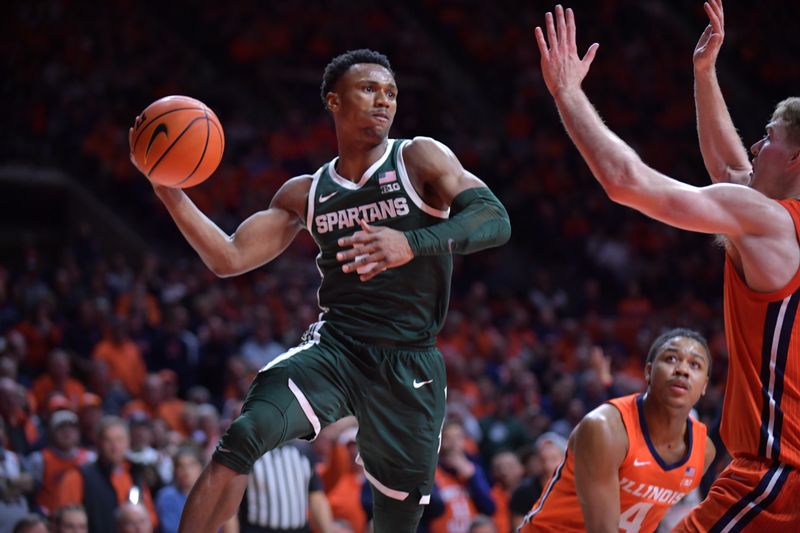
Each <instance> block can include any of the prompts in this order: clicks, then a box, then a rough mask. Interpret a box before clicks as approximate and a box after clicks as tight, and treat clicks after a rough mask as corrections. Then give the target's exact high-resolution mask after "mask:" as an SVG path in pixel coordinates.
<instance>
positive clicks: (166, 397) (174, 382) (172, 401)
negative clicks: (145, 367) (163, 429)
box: [158, 368, 187, 437]
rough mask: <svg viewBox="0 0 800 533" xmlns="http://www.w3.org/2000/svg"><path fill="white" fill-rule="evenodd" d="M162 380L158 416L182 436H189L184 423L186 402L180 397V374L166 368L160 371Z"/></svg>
mask: <svg viewBox="0 0 800 533" xmlns="http://www.w3.org/2000/svg"><path fill="white" fill-rule="evenodd" d="M158 375H159V376H160V377H161V382H162V389H161V390H162V399H161V404H160V405H159V408H158V418H160V419H161V420H163V421H164V422H166V423H167V426H169V429H171V430H173V431H177V432H178V433H180V434H181V435H182V436H184V437H186V436H187V431H186V426H185V424H184V423H183V410H184V409H185V408H186V402H185V401H183V400H181V399H180V398H178V374H176V373H175V371H173V370H170V369H168V368H165V369H164V370H161V371H159V372H158Z"/></svg>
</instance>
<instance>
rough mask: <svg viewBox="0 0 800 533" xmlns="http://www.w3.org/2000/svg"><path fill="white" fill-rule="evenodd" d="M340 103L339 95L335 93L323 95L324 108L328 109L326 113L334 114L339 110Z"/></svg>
mask: <svg viewBox="0 0 800 533" xmlns="http://www.w3.org/2000/svg"><path fill="white" fill-rule="evenodd" d="M340 105H341V102H340V101H339V95H338V94H337V93H335V92H329V93H328V94H326V95H325V106H326V107H327V108H328V111H330V112H331V113H334V112H336V111H338V110H339V106H340Z"/></svg>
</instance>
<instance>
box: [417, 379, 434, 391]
mask: <svg viewBox="0 0 800 533" xmlns="http://www.w3.org/2000/svg"><path fill="white" fill-rule="evenodd" d="M428 383H433V380H432V379H429V380H428V381H417V380H416V379H415V380H414V388H415V389H418V388H420V387H422V386H424V385H427V384H428Z"/></svg>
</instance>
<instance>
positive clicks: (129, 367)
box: [92, 317, 147, 397]
mask: <svg viewBox="0 0 800 533" xmlns="http://www.w3.org/2000/svg"><path fill="white" fill-rule="evenodd" d="M92 358H93V359H94V360H95V361H104V362H105V363H106V364H107V365H108V372H109V375H110V376H111V379H113V380H116V381H118V382H119V383H120V384H122V386H123V387H124V388H125V390H126V391H127V392H128V394H130V395H131V396H133V397H138V396H139V395H140V394H141V393H142V387H143V386H144V381H145V377H146V375H147V369H146V368H145V364H144V359H143V358H142V353H141V351H140V350H139V347H138V346H137V345H136V343H135V342H133V341H132V340H131V338H130V336H129V334H128V324H127V321H126V320H125V319H124V318H122V317H115V318H114V319H113V320H112V322H111V326H110V328H109V330H108V332H107V334H106V336H105V337H104V338H103V340H101V341H100V342H99V343H97V346H95V347H94V351H93V353H92Z"/></svg>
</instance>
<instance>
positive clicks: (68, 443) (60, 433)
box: [51, 411, 81, 451]
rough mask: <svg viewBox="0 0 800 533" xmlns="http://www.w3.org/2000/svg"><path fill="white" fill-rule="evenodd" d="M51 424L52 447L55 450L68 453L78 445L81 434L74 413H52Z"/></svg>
mask: <svg viewBox="0 0 800 533" xmlns="http://www.w3.org/2000/svg"><path fill="white" fill-rule="evenodd" d="M69 415H71V416H69ZM67 418H69V420H67ZM62 419H63V420H62ZM51 424H52V428H53V446H54V447H55V448H57V449H59V450H62V451H69V450H72V449H73V448H74V447H75V446H77V445H78V444H79V443H80V441H81V432H80V429H79V428H78V417H77V415H75V413H72V412H70V411H57V412H55V413H53V420H52V421H51Z"/></svg>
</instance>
